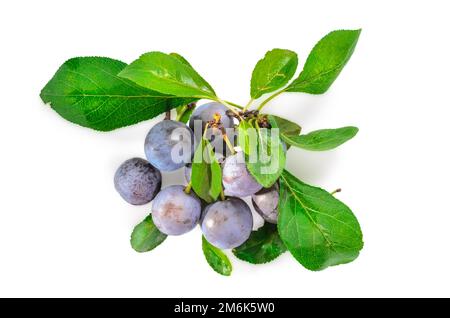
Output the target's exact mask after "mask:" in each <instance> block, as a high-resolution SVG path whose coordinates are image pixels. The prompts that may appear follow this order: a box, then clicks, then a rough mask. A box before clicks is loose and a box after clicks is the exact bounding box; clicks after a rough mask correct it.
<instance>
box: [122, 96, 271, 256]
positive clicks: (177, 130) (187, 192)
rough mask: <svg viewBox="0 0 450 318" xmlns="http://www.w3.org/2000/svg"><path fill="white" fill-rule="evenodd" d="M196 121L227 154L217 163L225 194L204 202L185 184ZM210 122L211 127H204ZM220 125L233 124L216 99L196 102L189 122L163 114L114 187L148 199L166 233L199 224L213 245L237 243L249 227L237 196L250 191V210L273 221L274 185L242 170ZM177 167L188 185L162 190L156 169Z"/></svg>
mask: <svg viewBox="0 0 450 318" xmlns="http://www.w3.org/2000/svg"><path fill="white" fill-rule="evenodd" d="M196 123H199V124H198V126H199V127H198V128H200V129H201V134H198V135H200V136H204V135H205V136H208V137H207V139H208V141H209V142H210V143H211V145H213V148H214V150H217V149H220V154H222V155H223V154H225V156H226V158H224V160H223V161H222V165H221V166H222V181H223V188H224V196H223V197H222V200H218V201H216V202H213V203H210V204H205V202H203V201H202V200H201V199H200V198H199V197H198V196H197V195H196V194H195V192H194V191H193V190H192V187H191V186H190V181H191V160H192V158H193V154H194V150H195V146H196V145H197V144H198V140H197V141H195V140H196V138H195V135H197V134H194V131H195V129H196V127H195V125H196ZM214 123H215V124H216V125H215V126H216V127H215V128H207V127H208V125H211V126H212V125H213V124H214ZM205 129H206V131H205ZM223 129H235V118H234V117H233V116H232V115H230V114H229V112H228V109H227V107H226V106H224V105H222V104H220V103H217V102H213V103H207V104H204V105H202V106H200V107H198V108H196V109H195V110H194V112H193V113H192V115H191V118H190V120H189V125H186V124H184V123H182V122H179V121H174V120H170V119H168V118H166V119H165V120H163V121H161V122H159V123H158V124H156V125H155V126H153V127H152V128H151V129H150V131H149V133H148V135H147V137H146V139H145V144H144V150H145V154H146V157H147V161H146V160H144V159H141V158H133V159H129V160H127V161H125V162H124V163H123V164H122V165H121V166H120V167H119V168H118V169H117V172H116V174H115V177H114V184H115V187H116V189H117V191H118V192H119V194H120V195H121V196H122V198H124V199H125V200H126V201H127V202H129V203H130V204H133V205H141V204H146V203H148V202H150V201H152V200H153V206H152V219H153V222H154V224H155V226H156V227H157V228H158V229H159V231H161V232H162V233H164V234H166V235H181V234H184V233H186V232H189V231H191V230H192V229H193V228H194V227H195V226H196V225H197V224H200V226H201V229H202V232H203V235H204V236H205V238H206V240H208V242H209V243H211V244H212V245H214V246H216V247H218V248H220V249H230V248H235V247H238V246H240V245H242V244H243V243H244V242H245V241H246V240H247V239H248V238H249V236H250V233H251V232H252V229H253V216H252V212H251V209H250V207H249V206H248V205H247V203H245V202H244V201H243V200H242V199H241V198H242V197H248V196H252V202H253V206H254V208H255V210H256V211H257V212H258V213H259V214H260V215H261V216H262V217H263V218H264V219H265V220H267V221H268V222H271V223H276V222H277V205H278V187H277V186H273V187H271V188H269V189H263V186H262V185H261V184H259V183H258V182H257V181H256V180H255V179H254V178H253V177H252V175H251V174H250V173H249V171H248V170H247V167H246V165H245V160H244V158H243V156H244V155H243V153H242V152H236V153H234V149H231V150H230V149H228V148H226V147H225V148H222V146H223V143H224V140H223V136H224V135H223V134H222V130H223ZM222 149H225V150H222ZM178 150H179V151H178ZM174 152H175V153H174ZM220 154H218V155H220ZM182 167H185V177H186V181H187V182H188V185H187V186H182V185H172V186H168V187H166V188H164V189H162V190H161V178H162V176H161V173H160V171H162V172H166V171H174V170H177V169H180V168H182ZM225 196H226V197H225Z"/></svg>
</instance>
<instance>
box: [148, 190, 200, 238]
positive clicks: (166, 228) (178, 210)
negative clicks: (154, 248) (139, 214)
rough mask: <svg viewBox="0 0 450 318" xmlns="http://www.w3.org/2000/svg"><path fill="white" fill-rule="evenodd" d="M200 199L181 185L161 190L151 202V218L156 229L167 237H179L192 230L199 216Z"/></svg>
mask: <svg viewBox="0 0 450 318" xmlns="http://www.w3.org/2000/svg"><path fill="white" fill-rule="evenodd" d="M201 210H202V209H201V203H200V199H199V198H198V197H197V196H196V195H195V194H194V192H193V191H191V192H190V193H189V194H187V193H185V192H184V187H183V186H181V185H172V186H169V187H167V188H164V189H163V190H161V191H160V192H159V193H158V195H157V196H156V198H155V199H154V200H153V206H152V218H153V223H155V225H156V227H157V228H158V229H159V230H160V231H161V232H162V233H164V234H167V235H181V234H184V233H187V232H189V231H190V230H192V229H193V228H194V227H195V226H196V225H197V223H198V221H199V219H200V215H201Z"/></svg>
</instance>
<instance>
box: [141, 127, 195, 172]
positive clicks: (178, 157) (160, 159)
mask: <svg viewBox="0 0 450 318" xmlns="http://www.w3.org/2000/svg"><path fill="white" fill-rule="evenodd" d="M144 150H145V155H146V157H147V160H148V161H149V162H150V163H151V164H152V165H154V166H155V167H156V168H158V169H159V170H161V171H174V170H177V169H179V168H181V167H183V166H184V165H185V164H186V163H188V162H190V161H191V159H192V156H193V152H194V134H193V132H192V130H191V129H190V128H189V127H188V126H186V125H185V124H184V123H181V122H178V121H174V120H163V121H161V122H159V123H158V124H156V125H155V126H153V128H152V129H150V131H149V133H148V134H147V137H146V138H145V145H144Z"/></svg>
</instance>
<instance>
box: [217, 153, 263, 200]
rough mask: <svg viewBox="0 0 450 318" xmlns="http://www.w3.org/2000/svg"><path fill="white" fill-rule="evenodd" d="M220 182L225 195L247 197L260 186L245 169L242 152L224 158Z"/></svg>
mask: <svg viewBox="0 0 450 318" xmlns="http://www.w3.org/2000/svg"><path fill="white" fill-rule="evenodd" d="M222 182H223V187H224V190H225V191H224V192H225V195H227V196H234V197H247V196H250V195H252V194H254V193H256V192H258V191H259V190H261V188H262V185H260V184H259V183H258V182H257V181H256V180H255V178H253V176H252V175H251V174H250V172H249V171H248V170H247V166H246V164H245V159H244V154H243V153H242V152H238V153H236V154H234V155H231V156H229V157H227V158H226V159H225V162H224V163H223V169H222Z"/></svg>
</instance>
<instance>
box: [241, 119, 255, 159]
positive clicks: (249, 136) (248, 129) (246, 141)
mask: <svg viewBox="0 0 450 318" xmlns="http://www.w3.org/2000/svg"><path fill="white" fill-rule="evenodd" d="M255 141H256V130H255V129H254V128H253V127H252V126H251V125H250V124H249V122H247V121H245V120H241V122H240V123H239V126H238V144H239V147H241V149H242V151H243V152H244V153H245V154H247V155H248V154H250V152H251V149H252V148H251V147H252V146H253V145H252V142H255Z"/></svg>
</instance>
